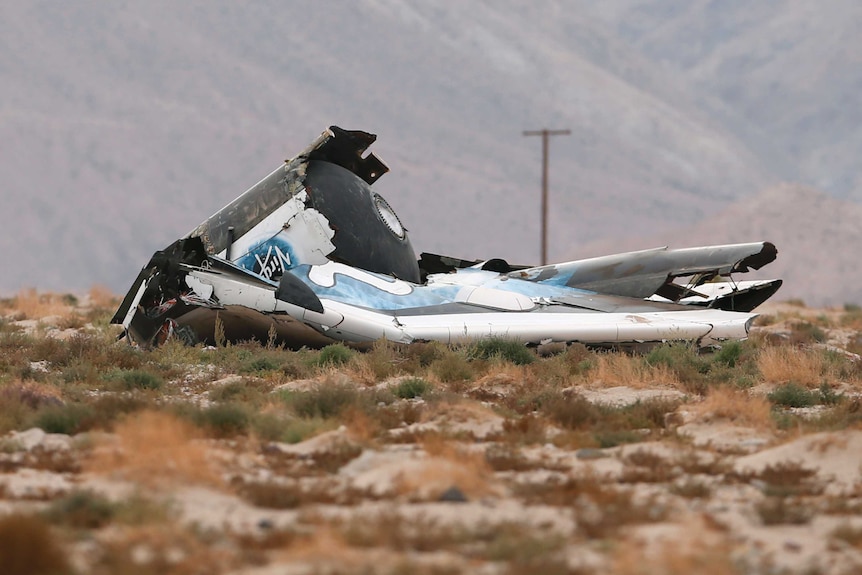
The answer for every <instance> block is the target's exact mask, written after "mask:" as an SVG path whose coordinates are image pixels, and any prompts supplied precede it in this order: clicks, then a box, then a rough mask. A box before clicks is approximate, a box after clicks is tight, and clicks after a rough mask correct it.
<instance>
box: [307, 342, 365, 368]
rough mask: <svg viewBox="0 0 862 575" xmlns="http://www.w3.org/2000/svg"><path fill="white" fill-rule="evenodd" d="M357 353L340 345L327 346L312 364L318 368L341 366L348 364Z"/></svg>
mask: <svg viewBox="0 0 862 575" xmlns="http://www.w3.org/2000/svg"><path fill="white" fill-rule="evenodd" d="M355 355H356V352H355V351H353V350H352V349H350V348H348V347H346V346H345V345H343V344H340V343H333V344H331V345H327V346H326V347H324V348H323V349H321V350H320V352H318V354H317V357H315V358H313V359H312V363H313V364H314V365H316V366H317V367H330V366H339V365H344V364H346V363H348V362H349V361H350V360H351V359H353V358H354V356H355Z"/></svg>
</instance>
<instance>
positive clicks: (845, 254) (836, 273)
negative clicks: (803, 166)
mask: <svg viewBox="0 0 862 575" xmlns="http://www.w3.org/2000/svg"><path fill="white" fill-rule="evenodd" d="M859 222H862V205H859V204H857V203H854V202H849V201H846V200H838V199H835V198H833V197H831V196H829V195H827V194H825V193H823V192H820V191H817V190H814V189H812V188H807V187H805V186H801V185H798V184H782V185H778V186H773V187H770V188H768V189H765V190H763V191H762V192H761V193H759V194H757V195H756V196H755V197H753V198H749V199H746V200H742V201H739V202H737V203H735V204H733V205H731V206H729V207H728V208H727V209H725V210H722V211H720V212H718V213H716V214H714V215H712V216H710V217H708V218H705V219H704V220H703V221H701V222H698V223H697V224H696V225H693V226H688V227H681V228H680V229H678V230H674V231H669V232H664V233H661V234H655V235H652V236H646V237H644V238H641V239H637V240H632V239H629V240H627V241H613V240H611V241H601V242H594V243H590V244H587V245H584V246H580V247H579V248H577V249H574V250H572V252H571V254H570V255H571V256H572V258H580V257H591V256H594V255H599V254H605V253H613V252H617V251H629V250H636V249H642V248H647V247H655V246H661V245H667V246H671V247H677V248H681V247H688V246H694V245H712V244H725V243H738V242H746V241H757V240H769V241H771V242H773V243H774V244H775V245H776V246H777V247H778V259H777V260H776V261H775V262H773V263H771V264H769V265H768V266H766V267H765V268H763V269H762V270H760V271H757V272H754V273H749V274H745V276H740V277H739V279H748V278H749V277H752V278H755V277H757V278H782V279H784V285H783V286H782V287H781V290H780V291H779V292H778V294H777V296H776V297H777V298H778V299H790V298H801V299H803V300H804V301H805V302H806V303H808V304H811V305H816V306H822V305H843V304H845V303H857V304H858V303H862V269H860V268H859V265H858V253H857V251H856V250H857V249H858V247H859V246H862V227H860V226H859Z"/></svg>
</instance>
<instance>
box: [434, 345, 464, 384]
mask: <svg viewBox="0 0 862 575" xmlns="http://www.w3.org/2000/svg"><path fill="white" fill-rule="evenodd" d="M429 369H430V370H431V373H433V374H434V375H436V376H437V378H438V379H440V381H442V382H444V383H456V382H461V381H467V380H469V379H472V378H473V368H472V366H471V365H470V363H469V362H468V361H467V358H465V357H464V356H463V355H462V354H460V353H458V352H456V351H452V350H448V351H446V352H445V353H444V354H443V357H441V358H439V359H437V360H435V361H434V362H433V363H432V364H431V366H430V367H429Z"/></svg>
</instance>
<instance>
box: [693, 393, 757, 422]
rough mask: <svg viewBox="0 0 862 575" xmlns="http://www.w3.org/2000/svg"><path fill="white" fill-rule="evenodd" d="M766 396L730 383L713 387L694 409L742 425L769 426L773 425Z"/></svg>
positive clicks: (709, 416) (710, 417) (704, 414)
mask: <svg viewBox="0 0 862 575" xmlns="http://www.w3.org/2000/svg"><path fill="white" fill-rule="evenodd" d="M770 408H771V405H770V403H769V402H768V401H767V400H766V398H764V397H762V396H760V395H752V394H750V393H748V392H747V391H745V390H741V389H738V388H736V387H733V386H729V385H720V386H714V387H712V388H711V389H710V390H709V392H708V393H707V395H706V398H705V399H704V400H703V401H702V402H701V403H699V404H696V405H694V406H693V410H694V411H695V412H697V413H700V414H702V416H705V417H707V418H709V419H726V420H729V421H734V422H737V423H739V424H742V425H749V426H753V427H759V428H768V427H771V426H772V425H773V420H772V417H771V409H770Z"/></svg>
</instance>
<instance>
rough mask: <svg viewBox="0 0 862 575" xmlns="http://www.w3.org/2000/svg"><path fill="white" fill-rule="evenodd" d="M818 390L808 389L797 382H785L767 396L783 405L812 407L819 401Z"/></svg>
mask: <svg viewBox="0 0 862 575" xmlns="http://www.w3.org/2000/svg"><path fill="white" fill-rule="evenodd" d="M818 395H819V394H818V393H817V392H812V391H808V390H807V389H806V388H804V387H802V386H801V385H798V384H796V383H785V384H784V385H781V386H779V387H777V388H776V389H775V391H773V392H772V393H770V394H769V395H768V396H767V398H768V399H769V401H771V402H772V403H773V404H775V405H780V406H783V407H811V406H812V405H817V404H818V403H819V399H820V398H819V397H818Z"/></svg>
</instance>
